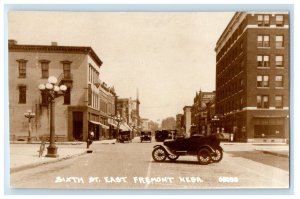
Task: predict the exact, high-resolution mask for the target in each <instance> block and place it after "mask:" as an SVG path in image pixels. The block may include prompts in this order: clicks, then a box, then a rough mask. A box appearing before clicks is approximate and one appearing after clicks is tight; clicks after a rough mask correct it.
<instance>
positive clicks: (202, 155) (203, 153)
mask: <svg viewBox="0 0 300 199" xmlns="http://www.w3.org/2000/svg"><path fill="white" fill-rule="evenodd" d="M197 158H198V161H199V164H202V165H206V164H209V163H210V161H211V152H210V150H209V149H207V148H202V149H200V150H199V151H198V154H197Z"/></svg>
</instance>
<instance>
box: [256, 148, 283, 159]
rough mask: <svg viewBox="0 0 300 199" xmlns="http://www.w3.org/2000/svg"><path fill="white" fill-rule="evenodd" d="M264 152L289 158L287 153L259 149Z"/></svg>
mask: <svg viewBox="0 0 300 199" xmlns="http://www.w3.org/2000/svg"><path fill="white" fill-rule="evenodd" d="M259 151H261V152H263V153H265V154H269V155H275V156H277V157H283V158H289V155H288V154H281V153H276V152H271V151H263V150H259Z"/></svg>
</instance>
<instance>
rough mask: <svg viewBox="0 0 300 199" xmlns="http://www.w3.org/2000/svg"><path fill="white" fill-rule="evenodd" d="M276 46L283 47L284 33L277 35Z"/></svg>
mask: <svg viewBox="0 0 300 199" xmlns="http://www.w3.org/2000/svg"><path fill="white" fill-rule="evenodd" d="M275 42H276V48H280V47H283V36H282V35H276V40H275Z"/></svg>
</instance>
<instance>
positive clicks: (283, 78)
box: [215, 12, 289, 142]
mask: <svg viewBox="0 0 300 199" xmlns="http://www.w3.org/2000/svg"><path fill="white" fill-rule="evenodd" d="M215 51H216V115H218V117H219V119H220V120H219V125H220V127H222V128H224V130H225V132H228V133H233V134H234V140H235V141H242V142H285V141H287V140H288V139H289V14H288V12H237V13H235V15H234V16H233V18H232V19H231V21H230V22H229V24H228V25H227V27H226V29H225V30H224V32H223V33H222V35H221V36H220V38H219V40H218V41H217V44H216V47H215Z"/></svg>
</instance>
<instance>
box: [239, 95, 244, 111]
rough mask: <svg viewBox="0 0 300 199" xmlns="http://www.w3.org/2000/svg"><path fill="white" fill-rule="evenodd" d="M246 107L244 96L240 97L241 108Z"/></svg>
mask: <svg viewBox="0 0 300 199" xmlns="http://www.w3.org/2000/svg"><path fill="white" fill-rule="evenodd" d="M243 107H244V98H241V99H240V110H242V109H243Z"/></svg>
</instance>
